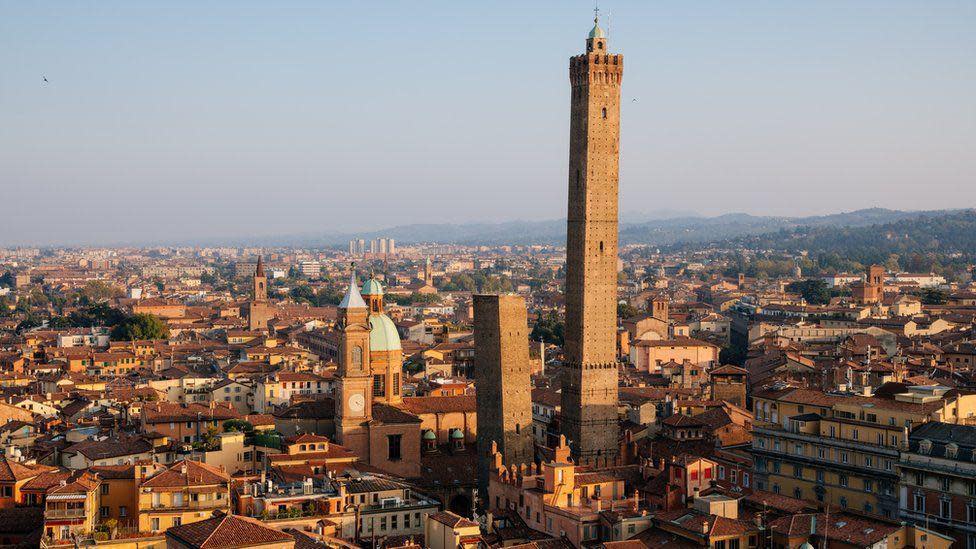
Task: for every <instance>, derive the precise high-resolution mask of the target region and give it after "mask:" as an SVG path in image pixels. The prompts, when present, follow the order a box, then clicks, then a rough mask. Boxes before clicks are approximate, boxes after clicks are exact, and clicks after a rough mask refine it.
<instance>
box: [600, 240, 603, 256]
mask: <svg viewBox="0 0 976 549" xmlns="http://www.w3.org/2000/svg"><path fill="white" fill-rule="evenodd" d="M600 253H601V254H602V253H603V241H602V240H601V241H600Z"/></svg>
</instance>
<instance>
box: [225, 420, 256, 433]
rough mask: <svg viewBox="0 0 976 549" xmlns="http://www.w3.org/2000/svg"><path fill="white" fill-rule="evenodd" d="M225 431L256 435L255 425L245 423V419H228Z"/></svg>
mask: <svg viewBox="0 0 976 549" xmlns="http://www.w3.org/2000/svg"><path fill="white" fill-rule="evenodd" d="M224 431H225V432H227V433H233V432H240V433H248V434H253V433H254V425H251V423H250V422H248V421H244V420H243V419H228V420H227V421H225V422H224Z"/></svg>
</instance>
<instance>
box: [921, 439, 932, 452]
mask: <svg viewBox="0 0 976 549" xmlns="http://www.w3.org/2000/svg"><path fill="white" fill-rule="evenodd" d="M931 451H932V441H931V440H929V439H924V440H922V441H921V442H919V443H918V453H920V454H928V453H930V452H931Z"/></svg>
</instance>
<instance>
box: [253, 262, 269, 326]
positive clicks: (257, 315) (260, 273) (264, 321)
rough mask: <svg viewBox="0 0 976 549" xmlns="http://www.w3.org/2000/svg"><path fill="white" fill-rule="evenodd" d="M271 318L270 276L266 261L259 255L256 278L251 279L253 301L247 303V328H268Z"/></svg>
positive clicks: (255, 270) (255, 272)
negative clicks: (265, 272)
mask: <svg viewBox="0 0 976 549" xmlns="http://www.w3.org/2000/svg"><path fill="white" fill-rule="evenodd" d="M269 320H271V310H270V307H269V306H268V277H267V276H265V274H264V261H263V260H262V259H261V256H258V264H257V266H256V267H255V268H254V279H253V280H252V281H251V301H250V302H248V304H247V329H248V330H267V329H268V321H269Z"/></svg>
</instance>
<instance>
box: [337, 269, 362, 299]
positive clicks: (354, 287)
mask: <svg viewBox="0 0 976 549" xmlns="http://www.w3.org/2000/svg"><path fill="white" fill-rule="evenodd" d="M339 308H340V309H365V308H366V302H365V301H363V296H362V294H360V293H359V282H358V281H357V280H356V264H355V263H353V268H352V273H350V275H349V287H348V288H346V295H344V296H343V297H342V301H340V302H339Z"/></svg>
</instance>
